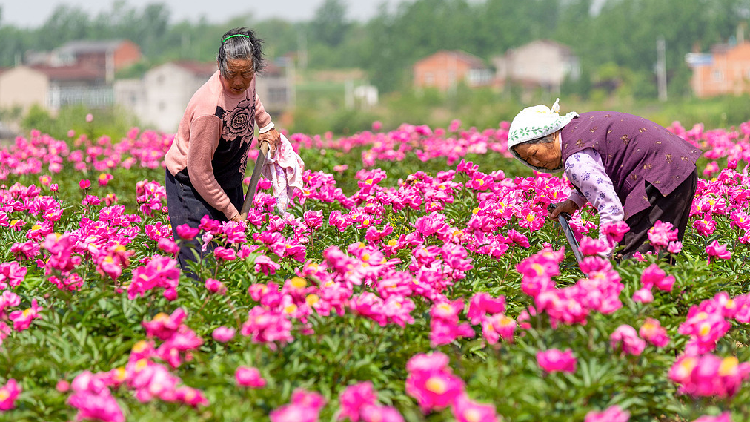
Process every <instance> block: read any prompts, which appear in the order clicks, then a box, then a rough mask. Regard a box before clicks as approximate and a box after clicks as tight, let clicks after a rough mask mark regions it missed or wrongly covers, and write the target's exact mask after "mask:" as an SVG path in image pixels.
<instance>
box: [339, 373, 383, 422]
mask: <svg viewBox="0 0 750 422" xmlns="http://www.w3.org/2000/svg"><path fill="white" fill-rule="evenodd" d="M376 401H377V395H376V394H375V390H374V389H373V388H372V382H369V381H367V382H361V383H358V384H354V385H350V386H348V387H346V388H345V389H344V391H342V392H341V395H339V404H340V406H341V411H340V413H339V416H338V420H343V419H346V418H349V420H351V421H352V422H358V421H359V419H360V415H361V414H362V409H363V408H364V407H367V406H373V405H375V402H376Z"/></svg>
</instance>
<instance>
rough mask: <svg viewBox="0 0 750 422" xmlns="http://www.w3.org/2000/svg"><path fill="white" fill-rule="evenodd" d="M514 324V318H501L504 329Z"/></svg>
mask: <svg viewBox="0 0 750 422" xmlns="http://www.w3.org/2000/svg"><path fill="white" fill-rule="evenodd" d="M512 324H513V318H508V317H507V316H503V317H502V318H500V325H501V326H503V327H507V326H509V325H512Z"/></svg>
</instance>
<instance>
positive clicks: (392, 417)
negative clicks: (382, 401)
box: [361, 405, 404, 422]
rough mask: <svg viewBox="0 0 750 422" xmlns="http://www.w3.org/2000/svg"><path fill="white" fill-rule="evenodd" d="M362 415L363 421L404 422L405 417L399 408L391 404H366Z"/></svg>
mask: <svg viewBox="0 0 750 422" xmlns="http://www.w3.org/2000/svg"><path fill="white" fill-rule="evenodd" d="M361 415H362V421H363V422H404V417H403V416H401V414H400V413H398V410H396V408H394V407H390V406H379V405H369V406H364V407H362V411H361Z"/></svg>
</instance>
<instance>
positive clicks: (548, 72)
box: [492, 40, 581, 95]
mask: <svg viewBox="0 0 750 422" xmlns="http://www.w3.org/2000/svg"><path fill="white" fill-rule="evenodd" d="M492 64H493V65H494V66H495V68H496V70H497V73H496V79H495V86H496V87H497V88H500V89H503V88H505V87H506V86H507V85H508V84H514V85H520V86H521V87H522V88H523V89H524V92H529V91H531V90H536V89H540V88H541V89H542V90H543V91H544V92H546V93H548V94H550V95H558V94H559V93H560V88H561V87H562V84H563V82H564V81H565V79H566V78H570V79H572V80H577V79H578V78H580V76H581V67H580V61H579V59H578V57H577V56H575V55H574V54H573V52H572V50H571V49H570V47H568V46H566V45H563V44H560V43H558V42H555V41H549V40H537V41H532V42H530V43H528V44H524V45H522V46H520V47H518V48H515V49H510V50H508V51H507V52H506V53H505V55H503V56H499V57H495V58H493V59H492Z"/></svg>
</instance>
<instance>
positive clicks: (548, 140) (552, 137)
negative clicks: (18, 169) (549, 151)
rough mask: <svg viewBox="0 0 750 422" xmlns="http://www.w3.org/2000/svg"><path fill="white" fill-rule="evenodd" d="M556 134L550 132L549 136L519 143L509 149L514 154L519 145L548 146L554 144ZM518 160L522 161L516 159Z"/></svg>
mask: <svg viewBox="0 0 750 422" xmlns="http://www.w3.org/2000/svg"><path fill="white" fill-rule="evenodd" d="M556 133H557V132H552V133H550V134H549V135H545V136H542V137H541V138H536V139H531V140H529V141H526V142H521V143H520V144H518V145H513V148H511V149H512V150H513V152H516V148H518V147H520V146H521V145H534V144H549V143H551V142H555V134H556ZM518 159H519V160H521V161H524V160H523V159H521V158H520V157H518Z"/></svg>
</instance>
